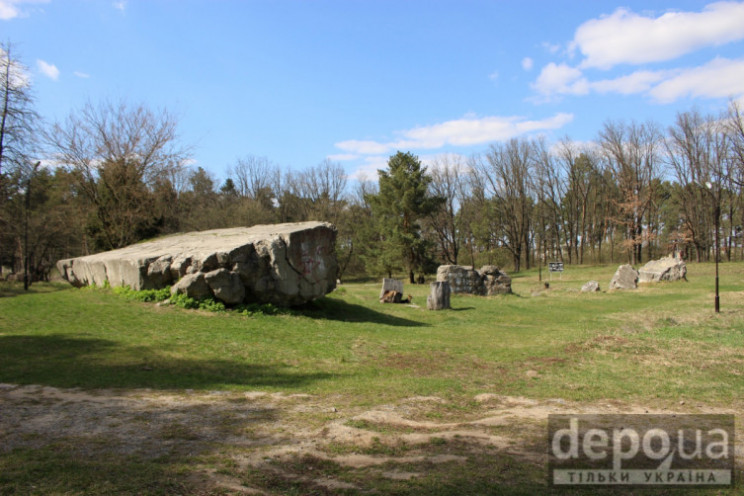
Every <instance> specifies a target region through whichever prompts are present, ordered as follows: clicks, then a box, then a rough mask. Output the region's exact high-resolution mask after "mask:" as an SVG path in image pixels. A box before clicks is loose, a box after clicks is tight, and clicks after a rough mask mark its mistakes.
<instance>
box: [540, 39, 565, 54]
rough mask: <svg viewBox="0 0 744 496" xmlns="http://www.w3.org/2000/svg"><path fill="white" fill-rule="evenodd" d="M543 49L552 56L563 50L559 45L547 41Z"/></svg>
mask: <svg viewBox="0 0 744 496" xmlns="http://www.w3.org/2000/svg"><path fill="white" fill-rule="evenodd" d="M542 47H543V48H544V49H545V51H547V52H548V53H550V54H553V55H555V54H556V53H558V51H559V50H560V49H561V46H560V45H559V44H557V43H548V42H547V41H546V42H544V43H543V44H542Z"/></svg>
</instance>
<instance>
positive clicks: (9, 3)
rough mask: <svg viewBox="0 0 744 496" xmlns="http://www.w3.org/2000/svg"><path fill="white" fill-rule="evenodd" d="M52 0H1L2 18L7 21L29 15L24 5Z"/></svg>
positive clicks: (0, 15)
mask: <svg viewBox="0 0 744 496" xmlns="http://www.w3.org/2000/svg"><path fill="white" fill-rule="evenodd" d="M49 2H50V0H0V19H2V20H4V21H7V20H10V19H15V18H16V17H23V16H25V15H28V14H27V12H26V11H24V10H23V8H22V6H23V5H31V4H40V3H49Z"/></svg>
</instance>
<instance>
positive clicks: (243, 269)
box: [57, 222, 337, 306]
mask: <svg viewBox="0 0 744 496" xmlns="http://www.w3.org/2000/svg"><path fill="white" fill-rule="evenodd" d="M335 242H336V228H335V227H334V226H333V225H332V224H328V223H325V222H297V223H289V224H273V225H260V226H253V227H239V228H231V229H215V230H211V231H201V232H191V233H186V234H175V235H172V236H165V237H162V238H158V239H155V240H152V241H148V242H145V243H138V244H135V245H131V246H127V247H125V248H121V249H118V250H112V251H107V252H103V253H97V254H95V255H89V256H86V257H79V258H72V259H67V260H60V261H59V262H57V267H58V269H59V271H60V274H62V275H63V277H64V278H65V279H67V280H68V281H69V282H70V283H71V284H73V285H75V286H78V287H80V286H86V285H90V284H97V285H103V284H105V283H106V282H108V283H109V284H110V285H112V286H129V287H131V288H132V289H137V290H139V289H158V288H162V287H165V286H167V285H168V284H171V283H174V288H178V289H176V291H179V292H185V293H187V294H188V293H190V291H189V290H188V284H187V283H188V281H193V282H194V284H198V285H199V288H195V289H198V291H193V293H194V294H200V295H202V294H204V293H205V291H202V290H203V289H204V287H203V286H204V283H205V282H208V284H207V285H206V286H207V287H208V288H209V289H210V291H211V294H212V295H213V296H215V297H216V298H218V299H222V300H223V301H225V302H226V303H228V304H235V303H239V301H237V300H238V299H241V300H242V301H245V302H260V303H274V304H276V305H282V306H290V305H299V304H302V303H306V302H308V301H310V300H313V299H315V298H319V297H321V296H323V295H325V294H327V293H329V292H331V291H333V289H334V288H335V287H336V271H337V270H336V269H337V262H336V252H335ZM189 274H191V275H197V274H203V275H207V274H209V277H208V278H207V279H204V278H203V277H191V278H188V279H187V281H184V282H179V281H183V278H184V276H186V275H189ZM239 284H242V286H243V291H241V289H240V288H238V287H237V286H238V285H239ZM242 293H244V296H243V297H241V296H240V295H241V294H242Z"/></svg>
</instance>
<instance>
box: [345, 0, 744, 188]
mask: <svg viewBox="0 0 744 496" xmlns="http://www.w3.org/2000/svg"><path fill="white" fill-rule="evenodd" d="M741 40H744V2H742V1H721V2H715V3H710V4H708V5H707V6H704V7H703V8H702V9H701V10H700V11H696V12H681V11H674V12H666V13H663V14H660V15H652V14H643V15H642V14H638V13H635V12H632V11H630V10H628V9H626V8H619V9H617V10H615V11H614V12H613V13H612V14H609V15H605V16H601V17H599V18H596V19H590V20H588V21H585V22H583V23H582V24H580V25H579V26H578V27H577V28H576V30H575V32H574V37H573V39H572V40H571V41H569V42H568V43H567V44H564V45H559V44H555V43H543V45H542V46H543V48H544V50H545V51H546V53H549V54H550V55H551V56H553V57H556V58H558V57H563V60H557V61H554V62H550V63H548V64H547V65H545V66H544V67H542V69H541V70H540V72H539V74H538V75H537V76H536V79H535V80H534V81H533V82H532V83H531V84H530V89H531V90H532V92H533V96H532V97H530V98H529V99H528V100H529V101H532V102H533V103H543V102H546V101H551V100H556V99H559V98H561V97H565V96H584V95H590V94H599V95H607V94H618V95H644V96H646V97H648V98H649V99H651V100H653V101H655V102H657V103H672V102H675V101H677V100H679V99H682V98H728V97H731V96H733V97H739V96H741V95H744V77H742V75H744V58H726V57H722V56H717V57H715V58H713V59H712V60H709V61H707V62H706V63H703V64H700V65H696V66H677V67H671V68H670V66H673V65H674V63H673V61H675V60H677V59H679V58H680V57H683V56H685V55H689V54H694V53H696V52H699V51H701V50H703V49H710V48H713V47H718V46H722V45H725V44H728V43H733V42H737V41H741ZM565 60H568V62H566V61H565ZM654 64H656V65H654ZM521 66H522V69H523V70H524V71H526V72H529V71H531V70H533V68H534V66H535V61H534V59H533V58H531V57H524V58H523V59H522V61H521ZM610 70H612V72H610ZM489 78H490V79H491V80H493V81H496V80H497V79H498V78H499V74H498V73H497V72H493V73H492V74H490V75H489ZM572 120H573V115H572V114H567V113H559V114H555V115H553V116H551V117H547V118H544V119H538V120H527V119H524V118H519V117H502V116H489V117H481V118H476V117H464V118H462V119H456V120H451V121H447V122H443V123H439V124H433V125H429V126H422V127H415V128H412V129H409V130H405V131H402V132H399V133H396V134H397V135H398V136H399V138H398V139H394V140H383V141H376V140H346V141H341V142H338V143H336V145H335V146H336V148H337V149H338V150H339V151H340V152H342V153H339V154H337V155H334V156H332V157H331V158H333V159H336V160H354V159H360V160H361V161H362V162H363V165H362V166H361V167H360V168H359V170H358V171H357V175H367V174H368V173H370V172H373V171H374V169H375V168H379V167H380V166H384V154H389V153H391V152H394V151H395V150H398V149H401V150H436V149H443V148H444V147H447V146H449V147H458V146H461V147H462V146H470V145H478V144H486V143H489V142H493V141H502V140H506V139H510V138H513V137H516V136H519V135H523V134H529V133H540V132H544V131H550V130H556V129H560V128H561V127H563V126H564V125H566V124H568V123H569V122H571V121H572Z"/></svg>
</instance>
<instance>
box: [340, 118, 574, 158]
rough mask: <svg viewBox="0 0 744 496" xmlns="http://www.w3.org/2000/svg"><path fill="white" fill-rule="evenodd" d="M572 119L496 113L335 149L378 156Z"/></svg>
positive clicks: (497, 137)
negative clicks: (392, 137)
mask: <svg viewBox="0 0 744 496" xmlns="http://www.w3.org/2000/svg"><path fill="white" fill-rule="evenodd" d="M571 120H573V115H572V114H566V113H558V114H555V115H554V116H552V117H548V118H546V119H541V120H525V119H523V118H521V117H498V116H491V117H482V118H477V117H464V118H462V119H456V120H451V121H447V122H442V123H440V124H434V125H431V126H420V127H415V128H413V129H409V130H406V131H401V132H400V133H398V134H400V135H401V138H400V139H397V140H393V141H387V142H380V141H370V140H347V141H341V142H339V143H336V148H338V149H340V150H342V151H344V152H346V154H345V155H343V157H345V158H346V159H351V158H355V157H357V156H358V155H380V154H385V153H390V152H394V151H395V150H409V149H413V150H433V149H438V148H442V147H444V146H447V145H452V146H470V145H478V144H482V143H489V142H493V141H503V140H507V139H510V138H513V137H515V136H519V135H522V134H525V133H530V132H539V131H546V130H551V129H559V128H561V127H563V126H564V125H566V124H568V123H569V122H571ZM339 156H340V155H337V156H335V157H336V158H338V157H339Z"/></svg>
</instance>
